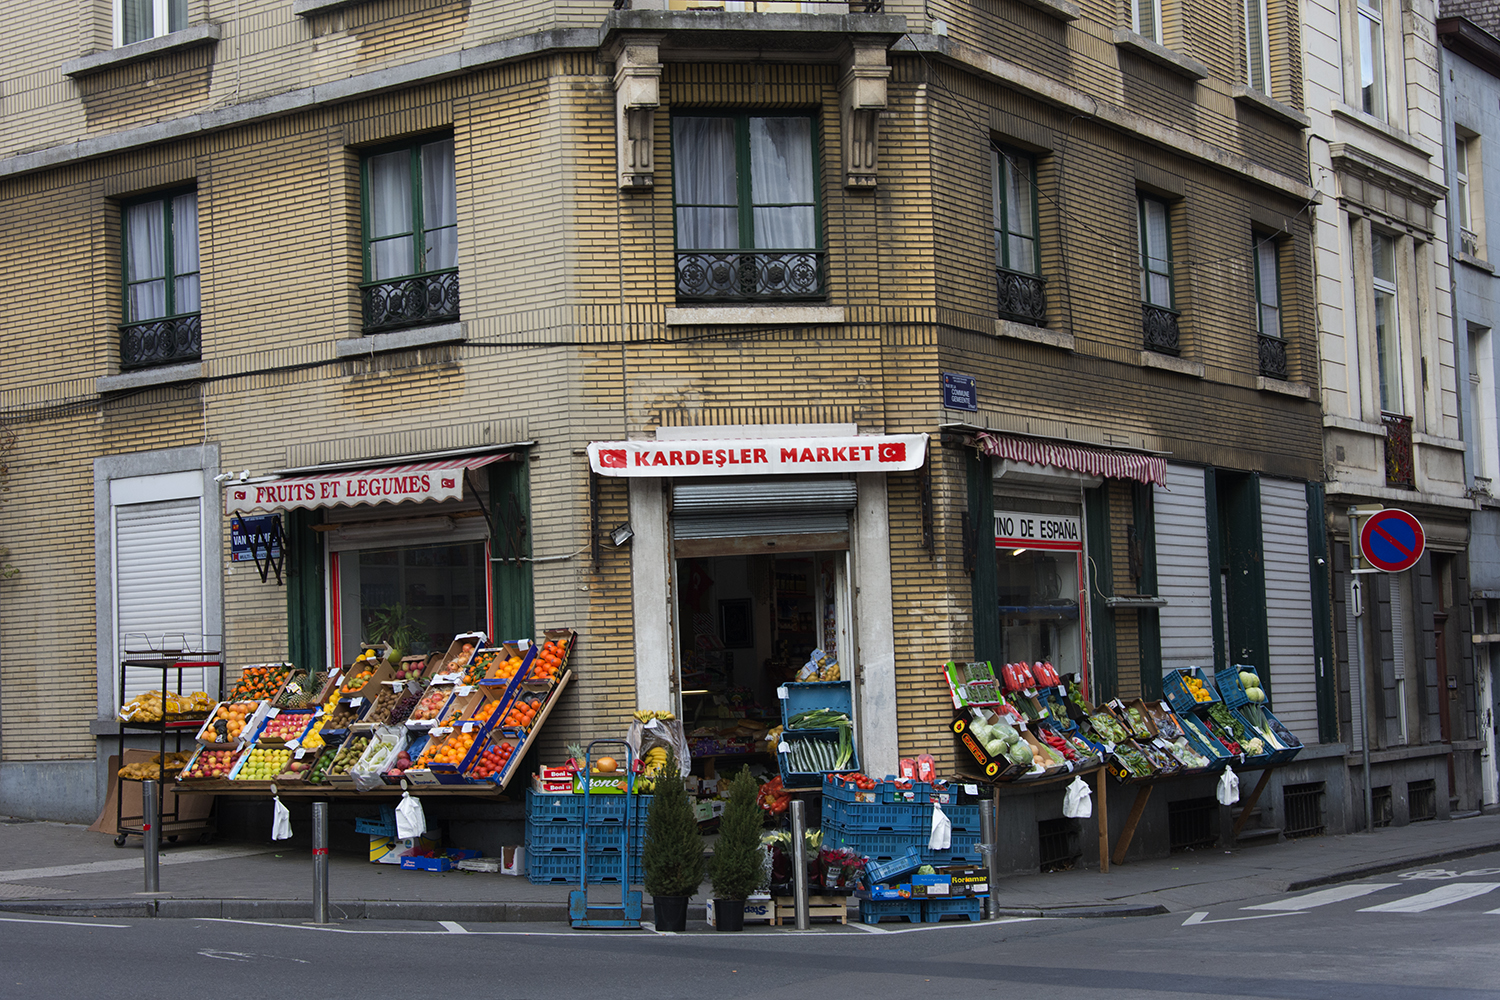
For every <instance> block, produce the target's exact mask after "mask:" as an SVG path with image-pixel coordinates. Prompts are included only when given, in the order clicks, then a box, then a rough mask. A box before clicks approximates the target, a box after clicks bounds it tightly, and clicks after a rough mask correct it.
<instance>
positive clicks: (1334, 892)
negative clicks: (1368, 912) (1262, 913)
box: [1240, 882, 1401, 910]
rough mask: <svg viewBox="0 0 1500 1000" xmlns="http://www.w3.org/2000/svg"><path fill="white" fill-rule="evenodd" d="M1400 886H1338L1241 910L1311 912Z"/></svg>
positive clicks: (1381, 884)
mask: <svg viewBox="0 0 1500 1000" xmlns="http://www.w3.org/2000/svg"><path fill="white" fill-rule="evenodd" d="M1400 884H1401V883H1399V882H1375V883H1370V884H1366V885H1336V886H1334V887H1333V888H1332V889H1319V890H1318V891H1317V892H1309V893H1307V894H1306V895H1305V896H1294V897H1292V898H1290V899H1277V900H1273V901H1271V902H1269V903H1256V904H1255V905H1254V906H1242V907H1240V909H1242V910H1310V909H1312V908H1313V907H1315V906H1327V905H1328V904H1329V903H1342V902H1343V901H1344V900H1346V899H1358V898H1359V897H1360V896H1368V895H1369V894H1370V893H1372V892H1379V891H1380V890H1381V889H1389V888H1391V887H1392V886H1396V885H1400Z"/></svg>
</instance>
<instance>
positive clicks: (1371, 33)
mask: <svg viewBox="0 0 1500 1000" xmlns="http://www.w3.org/2000/svg"><path fill="white" fill-rule="evenodd" d="M1385 2H1386V0H1353V12H1352V13H1353V21H1354V25H1353V28H1354V44H1355V45H1356V46H1357V47H1358V49H1357V51H1356V53H1355V58H1354V60H1353V62H1354V74H1355V75H1354V91H1355V94H1356V95H1357V97H1358V99H1357V100H1355V101H1351V102H1350V103H1351V104H1353V105H1354V106H1355V107H1356V108H1358V109H1359V110H1360V111H1362V112H1364V113H1365V114H1367V115H1369V116H1370V117H1372V118H1377V119H1379V120H1380V121H1383V122H1389V121H1390V116H1391V115H1390V112H1391V108H1390V94H1391V79H1390V76H1391V71H1390V59H1389V56H1390V46H1389V45H1388V44H1387V39H1386V20H1387V15H1386V12H1385V9H1384V7H1383V4H1384V3H1385ZM1367 40H1378V41H1379V45H1378V46H1375V45H1373V44H1372V45H1371V47H1370V50H1369V51H1368V52H1367V51H1366V48H1365V43H1366V41H1367ZM1367 58H1368V66H1367ZM1367 68H1368V70H1369V72H1370V80H1371V91H1372V92H1367V91H1366V89H1365V85H1364V77H1365V71H1366V69H1367ZM1375 105H1378V107H1377V106H1375Z"/></svg>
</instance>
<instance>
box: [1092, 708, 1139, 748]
mask: <svg viewBox="0 0 1500 1000" xmlns="http://www.w3.org/2000/svg"><path fill="white" fill-rule="evenodd" d="M1089 722H1090V723H1091V724H1092V725H1093V727H1094V732H1096V733H1098V734H1099V735H1100V736H1101V737H1102V738H1103V739H1104V740H1105V741H1106V742H1109V743H1124V742H1125V741H1126V740H1128V739H1129V738H1130V734H1129V733H1127V732H1125V728H1124V727H1123V726H1121V725H1120V723H1119V721H1118V720H1116V719H1115V717H1114V716H1112V715H1110V714H1109V713H1108V712H1104V711H1099V712H1094V713H1093V714H1092V715H1090V716H1089Z"/></svg>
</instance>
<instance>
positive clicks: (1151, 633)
mask: <svg viewBox="0 0 1500 1000" xmlns="http://www.w3.org/2000/svg"><path fill="white" fill-rule="evenodd" d="M1131 513H1132V515H1133V516H1134V519H1135V525H1134V526H1135V542H1136V544H1137V546H1138V551H1139V552H1140V557H1141V579H1140V584H1139V586H1140V592H1141V593H1143V594H1151V595H1153V596H1154V595H1156V594H1157V593H1158V591H1157V582H1156V494H1155V492H1154V491H1153V490H1152V488H1151V484H1150V483H1135V484H1133V490H1132V493H1131ZM1136 622H1137V626H1136V627H1137V629H1138V632H1139V636H1140V647H1141V697H1142V698H1146V699H1148V700H1152V701H1160V700H1161V697H1162V691H1161V612H1160V611H1158V610H1157V609H1155V608H1141V609H1140V610H1139V611H1138V612H1136Z"/></svg>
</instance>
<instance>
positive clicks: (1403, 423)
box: [1380, 413, 1417, 489]
mask: <svg viewBox="0 0 1500 1000" xmlns="http://www.w3.org/2000/svg"><path fill="white" fill-rule="evenodd" d="M1380 422H1381V423H1383V424H1385V484H1386V485H1387V486H1400V487H1403V488H1405V489H1413V488H1415V487H1416V484H1417V477H1416V468H1415V466H1414V464H1413V462H1412V454H1411V417H1407V416H1403V415H1401V414H1399V413H1382V414H1381V415H1380Z"/></svg>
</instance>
